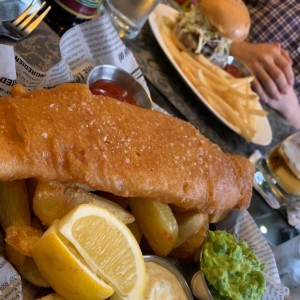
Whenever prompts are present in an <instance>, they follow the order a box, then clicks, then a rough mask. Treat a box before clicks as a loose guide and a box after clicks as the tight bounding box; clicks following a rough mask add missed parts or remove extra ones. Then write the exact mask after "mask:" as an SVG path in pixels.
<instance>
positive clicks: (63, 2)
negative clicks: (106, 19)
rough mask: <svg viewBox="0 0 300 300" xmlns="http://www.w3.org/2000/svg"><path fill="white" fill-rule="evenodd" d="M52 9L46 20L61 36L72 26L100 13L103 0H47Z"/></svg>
mask: <svg viewBox="0 0 300 300" xmlns="http://www.w3.org/2000/svg"><path fill="white" fill-rule="evenodd" d="M47 2H48V3H49V5H51V7H52V8H51V10H50V12H49V13H48V14H47V16H46V18H45V22H46V23H47V24H48V25H49V26H50V27H51V28H52V29H53V30H54V31H55V32H56V33H57V34H58V35H60V36H62V35H63V34H64V33H65V32H66V31H67V30H68V29H70V28H71V27H73V26H75V25H77V24H81V23H83V22H86V21H88V20H91V19H93V18H94V17H96V16H97V15H98V14H99V8H100V6H101V4H102V0H47Z"/></svg>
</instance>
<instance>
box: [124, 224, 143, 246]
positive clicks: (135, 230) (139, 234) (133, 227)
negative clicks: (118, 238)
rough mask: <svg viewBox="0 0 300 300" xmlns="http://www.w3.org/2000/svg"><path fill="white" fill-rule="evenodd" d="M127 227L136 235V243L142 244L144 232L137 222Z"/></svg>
mask: <svg viewBox="0 0 300 300" xmlns="http://www.w3.org/2000/svg"><path fill="white" fill-rule="evenodd" d="M127 227H128V228H129V229H130V231H131V232H132V234H133V235H134V237H135V239H136V241H137V242H138V243H140V242H141V240H142V237H143V232H142V230H141V228H140V226H139V225H138V223H137V222H136V221H134V222H132V223H130V224H128V225H127Z"/></svg>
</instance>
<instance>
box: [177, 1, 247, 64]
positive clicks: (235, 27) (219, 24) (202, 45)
mask: <svg viewBox="0 0 300 300" xmlns="http://www.w3.org/2000/svg"><path fill="white" fill-rule="evenodd" d="M249 30H250V15H249V11H248V9H247V7H246V5H245V4H244V2H243V1H242V0H199V1H198V3H197V4H195V5H192V6H191V7H190V9H189V10H188V11H186V12H181V13H180V14H179V15H178V17H177V19H176V21H175V25H174V29H173V35H174V38H175V39H176V40H177V42H178V44H180V46H181V47H183V48H185V49H188V50H190V51H192V52H194V53H195V54H200V53H201V54H203V55H204V56H206V57H207V58H209V59H210V60H212V61H213V62H214V63H216V64H218V65H220V66H222V67H223V66H224V65H225V64H226V61H227V57H228V55H229V49H230V45H231V43H232V42H241V41H243V40H245V39H246V38H247V36H248V34H249Z"/></svg>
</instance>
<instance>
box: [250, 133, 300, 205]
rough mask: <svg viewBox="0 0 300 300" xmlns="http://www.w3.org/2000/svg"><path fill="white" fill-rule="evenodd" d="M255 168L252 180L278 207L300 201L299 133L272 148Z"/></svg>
mask: <svg viewBox="0 0 300 300" xmlns="http://www.w3.org/2000/svg"><path fill="white" fill-rule="evenodd" d="M255 167H256V170H257V172H256V174H255V178H254V180H255V181H256V183H257V184H259V185H260V187H261V188H262V189H264V191H265V192H266V191H267V192H268V194H269V195H271V193H272V194H273V196H274V198H277V200H278V202H279V204H280V205H286V204H289V203H293V202H296V201H300V131H297V132H295V133H294V134H292V135H291V136H289V137H287V138H286V139H284V140H283V141H282V142H281V143H280V144H279V145H276V146H275V147H274V148H272V149H271V150H270V151H269V152H268V153H267V154H266V155H265V156H264V157H262V158H261V159H259V160H258V161H257V162H256V163H255Z"/></svg>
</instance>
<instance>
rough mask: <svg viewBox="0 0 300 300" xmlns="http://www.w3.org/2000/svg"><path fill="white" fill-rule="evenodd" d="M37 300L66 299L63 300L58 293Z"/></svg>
mask: <svg viewBox="0 0 300 300" xmlns="http://www.w3.org/2000/svg"><path fill="white" fill-rule="evenodd" d="M37 300H66V298H63V297H62V296H61V295H59V294H57V293H53V294H48V295H46V296H44V297H42V298H39V299H37Z"/></svg>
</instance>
